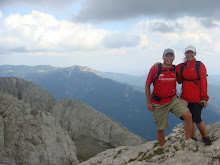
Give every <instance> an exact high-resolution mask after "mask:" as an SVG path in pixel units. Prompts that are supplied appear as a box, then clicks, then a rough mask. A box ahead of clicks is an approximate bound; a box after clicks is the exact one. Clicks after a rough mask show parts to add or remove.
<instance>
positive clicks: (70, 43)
mask: <svg viewBox="0 0 220 165" xmlns="http://www.w3.org/2000/svg"><path fill="white" fill-rule="evenodd" d="M1 26H2V27H1V28H0V43H1V46H2V47H3V48H6V49H16V50H17V49H20V48H22V49H23V50H24V51H52V52H54V51H74V50H79V49H95V48H98V47H100V45H101V42H102V39H103V37H104V36H105V35H106V33H107V31H106V30H103V29H95V28H93V27H92V26H91V25H89V24H80V23H73V22H70V21H67V20H62V21H58V20H56V19H55V18H54V17H53V16H51V15H49V14H45V13H41V12H38V11H32V13H31V14H28V15H24V16H20V15H19V14H14V15H10V16H8V17H7V18H5V19H4V20H3V25H1Z"/></svg>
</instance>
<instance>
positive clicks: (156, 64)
mask: <svg viewBox="0 0 220 165" xmlns="http://www.w3.org/2000/svg"><path fill="white" fill-rule="evenodd" d="M159 64H161V63H160V62H157V63H155V64H154V65H153V66H152V67H158V65H159Z"/></svg>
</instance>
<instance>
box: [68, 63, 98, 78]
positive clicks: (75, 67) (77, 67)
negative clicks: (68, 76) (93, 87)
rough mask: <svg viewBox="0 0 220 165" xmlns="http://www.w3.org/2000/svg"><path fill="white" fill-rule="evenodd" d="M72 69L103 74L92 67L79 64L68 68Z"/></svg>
mask: <svg viewBox="0 0 220 165" xmlns="http://www.w3.org/2000/svg"><path fill="white" fill-rule="evenodd" d="M68 69H69V70H70V71H79V72H86V73H93V74H95V75H97V76H101V75H100V74H99V73H98V72H97V71H96V70H94V69H91V68H89V67H87V66H78V65H73V66H71V67H69V68H68Z"/></svg>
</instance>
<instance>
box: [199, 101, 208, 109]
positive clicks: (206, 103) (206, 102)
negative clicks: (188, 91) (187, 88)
mask: <svg viewBox="0 0 220 165" xmlns="http://www.w3.org/2000/svg"><path fill="white" fill-rule="evenodd" d="M202 102H203V103H204V108H206V107H207V105H208V101H206V100H201V101H200V103H202Z"/></svg>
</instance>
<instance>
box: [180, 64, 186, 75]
mask: <svg viewBox="0 0 220 165" xmlns="http://www.w3.org/2000/svg"><path fill="white" fill-rule="evenodd" d="M185 65H186V63H185V62H184V63H182V65H181V73H182V74H183V69H184V67H185Z"/></svg>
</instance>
